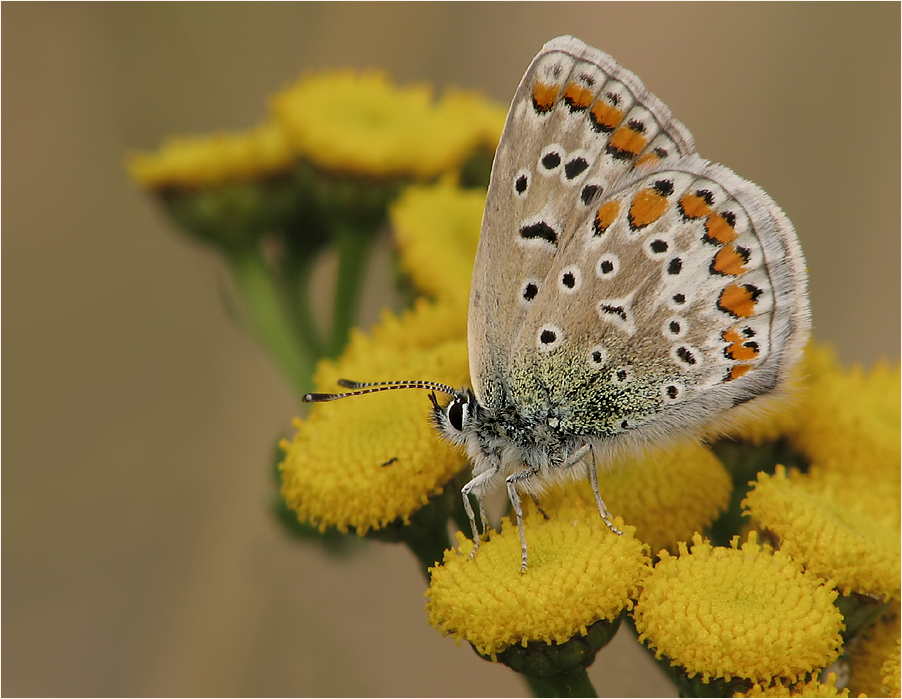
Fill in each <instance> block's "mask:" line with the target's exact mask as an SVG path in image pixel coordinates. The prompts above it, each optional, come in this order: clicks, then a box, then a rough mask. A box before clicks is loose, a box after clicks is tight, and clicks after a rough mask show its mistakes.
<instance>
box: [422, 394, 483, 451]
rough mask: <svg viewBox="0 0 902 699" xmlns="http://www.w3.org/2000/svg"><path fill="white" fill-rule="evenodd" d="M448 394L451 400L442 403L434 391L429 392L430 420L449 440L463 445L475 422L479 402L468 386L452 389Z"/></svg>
mask: <svg viewBox="0 0 902 699" xmlns="http://www.w3.org/2000/svg"><path fill="white" fill-rule="evenodd" d="M450 396H451V400H450V401H448V402H447V403H446V404H445V405H442V404H441V403H440V402H439V400H438V398H437V397H436V395H435V391H433V392H432V393H430V394H429V400H431V401H432V422H433V424H434V425H435V427H436V429H437V430H438V431H439V433H440V434H441V435H442V436H443V437H444V438H445V439H447V440H448V441H449V442H451V443H452V444H457V445H459V446H465V445H466V442H467V438H468V436H469V435H470V434H472V433H473V431H474V429H475V426H476V423H477V416H478V413H479V403H478V402H477V401H476V396H475V395H473V391H471V390H470V389H469V388H464V389H461V390H459V391H453V392H452V393H450Z"/></svg>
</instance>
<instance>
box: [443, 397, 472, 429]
mask: <svg viewBox="0 0 902 699" xmlns="http://www.w3.org/2000/svg"><path fill="white" fill-rule="evenodd" d="M468 413H469V406H468V405H467V402H466V400H465V399H463V398H455V399H454V400H452V401H451V403H450V404H449V405H448V422H450V423H451V427H453V428H454V429H455V430H457V431H458V432H462V431H463V429H464V420H465V419H466V417H467V414H468Z"/></svg>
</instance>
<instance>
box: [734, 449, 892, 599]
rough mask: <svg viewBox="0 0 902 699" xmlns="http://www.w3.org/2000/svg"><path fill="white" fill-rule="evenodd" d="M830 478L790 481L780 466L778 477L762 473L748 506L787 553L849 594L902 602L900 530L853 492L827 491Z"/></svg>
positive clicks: (829, 489) (760, 524) (746, 502)
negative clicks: (865, 506) (900, 598)
mask: <svg viewBox="0 0 902 699" xmlns="http://www.w3.org/2000/svg"><path fill="white" fill-rule="evenodd" d="M826 480H827V479H825V478H821V479H812V478H808V477H807V476H804V475H801V474H797V473H794V474H793V477H792V478H788V477H787V475H786V470H785V469H784V468H783V467H782V466H780V467H778V468H777V471H776V473H775V474H774V475H773V476H769V475H768V474H766V473H759V474H758V482H757V483H756V484H755V487H754V489H753V490H752V491H751V492H750V493H749V494H748V496H747V497H746V499H745V500H744V501H743V507H745V508H747V509H748V512H749V514H750V515H751V516H752V518H753V519H754V521H755V522H756V523H757V525H758V526H759V527H763V528H765V529H766V530H767V531H768V532H770V533H772V534H773V535H775V536H776V537H777V538H778V540H779V542H780V550H781V551H783V552H785V553H786V554H788V555H790V556H792V558H793V559H795V560H796V561H798V562H799V563H801V564H803V565H804V566H805V567H806V568H807V569H808V570H810V571H811V572H813V573H814V574H816V575H819V576H821V577H823V578H829V579H830V580H832V581H833V582H834V583H835V584H836V585H837V587H839V589H840V590H841V591H842V592H843V594H849V593H850V592H859V593H862V594H875V595H880V596H882V597H885V598H888V597H896V598H898V596H899V576H900V574H902V569H900V562H899V536H898V533H897V531H896V530H895V529H893V528H892V527H889V526H887V525H886V524H884V523H882V522H881V521H880V520H879V519H877V518H875V517H874V516H872V514H871V513H869V512H868V511H866V510H864V509H859V508H858V507H856V505H855V500H854V498H850V497H848V493H847V491H845V490H836V489H833V488H829V487H824V486H825V481H826ZM827 485H829V483H827Z"/></svg>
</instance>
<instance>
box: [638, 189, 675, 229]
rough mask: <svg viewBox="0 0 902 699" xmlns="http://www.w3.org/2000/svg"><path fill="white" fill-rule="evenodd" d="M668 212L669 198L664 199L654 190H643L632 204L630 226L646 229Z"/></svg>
mask: <svg viewBox="0 0 902 699" xmlns="http://www.w3.org/2000/svg"><path fill="white" fill-rule="evenodd" d="M666 210H667V197H662V196H661V195H660V194H658V193H657V192H656V191H655V190H653V189H643V190H642V191H640V192H639V193H638V194H637V195H636V196H635V197H634V198H633V202H632V203H631V204H630V213H629V217H630V226H631V227H632V228H637V229H638V228H644V227H645V226H647V225H649V224H650V223H654V222H655V221H657V220H658V219H659V218H661V216H662V215H663V214H664V212H665V211H666Z"/></svg>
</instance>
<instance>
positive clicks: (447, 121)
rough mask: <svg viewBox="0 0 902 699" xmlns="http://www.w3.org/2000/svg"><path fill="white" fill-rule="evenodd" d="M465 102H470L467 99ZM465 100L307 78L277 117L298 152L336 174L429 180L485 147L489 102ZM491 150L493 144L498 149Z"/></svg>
mask: <svg viewBox="0 0 902 699" xmlns="http://www.w3.org/2000/svg"><path fill="white" fill-rule="evenodd" d="M463 101H464V102H467V101H466V100H463ZM461 102H462V97H461V94H460V93H454V94H453V95H451V96H449V97H446V98H445V99H444V100H439V101H434V100H433V96H432V90H431V88H430V87H429V86H428V85H414V86H410V87H403V88H402V87H398V86H395V85H393V84H392V83H391V81H390V80H389V79H388V77H387V76H386V75H384V74H383V73H379V72H376V71H368V72H365V73H356V72H354V71H349V70H345V71H330V72H325V73H318V74H312V75H308V76H306V77H304V78H302V79H301V80H300V81H298V82H297V83H296V84H295V85H293V86H292V87H290V88H288V89H287V90H285V91H284V92H282V93H281V94H279V95H277V96H276V97H275V98H274V99H273V102H272V107H273V111H274V112H275V114H276V116H277V118H278V119H279V120H280V121H281V123H282V124H284V126H285V129H286V130H287V131H288V132H289V134H290V135H291V138H292V141H293V143H294V144H295V147H296V148H297V149H298V151H299V152H300V153H301V154H302V155H303V156H304V157H306V158H307V159H309V160H310V161H311V162H312V163H314V164H315V165H317V166H319V167H321V168H323V169H326V170H330V171H333V172H340V173H348V174H356V175H364V176H367V175H369V176H377V177H388V176H403V177H418V178H430V177H434V176H436V175H438V174H440V173H442V172H445V171H448V170H453V169H455V168H457V167H459V166H460V165H461V164H462V163H463V161H464V160H465V159H466V158H467V156H468V155H469V154H470V153H471V152H472V151H473V150H474V149H475V148H477V147H479V146H482V145H483V144H484V142H485V141H486V140H487V138H488V140H492V141H494V143H497V139H498V138H499V137H500V135H501V129H502V127H503V124H504V110H503V109H502V108H499V107H495V108H494V109H495V110H497V116H496V117H495V119H496V124H497V126H496V132H497V135H494V134H492V136H491V137H487V130H488V129H487V122H490V121H491V120H490V119H489V118H488V117H487V113H488V112H491V111H493V110H492V108H491V106H490V105H491V103H488V102H486V101H485V100H481V98H478V97H476V96H473V97H471V98H470V100H469V102H467V104H466V106H469V107H472V106H473V105H474V104H480V105H481V106H482V108H481V109H466V108H463V107H462V104H461ZM494 143H493V144H492V145H494Z"/></svg>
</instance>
